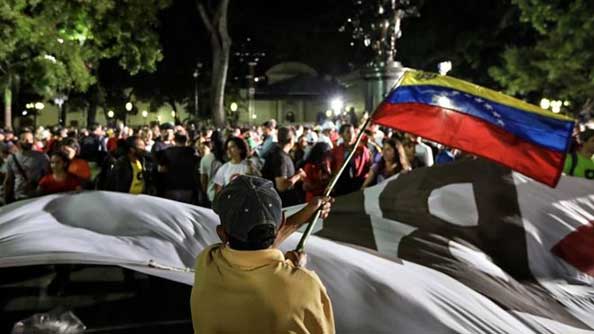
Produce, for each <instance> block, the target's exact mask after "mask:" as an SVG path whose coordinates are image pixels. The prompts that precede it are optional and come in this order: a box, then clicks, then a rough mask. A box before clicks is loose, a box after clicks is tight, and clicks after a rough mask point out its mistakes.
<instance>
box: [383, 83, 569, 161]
mask: <svg viewBox="0 0 594 334" xmlns="http://www.w3.org/2000/svg"><path fill="white" fill-rule="evenodd" d="M386 102H387V103H392V104H398V103H421V104H428V105H432V106H436V107H441V108H444V109H449V110H452V111H454V112H459V113H463V114H466V115H470V116H473V117H477V118H479V119H482V120H484V121H486V122H489V123H490V124H493V125H495V126H498V127H501V128H503V129H504V130H506V131H508V132H510V133H512V134H514V135H516V136H517V137H520V138H522V139H525V140H528V141H530V142H532V143H534V144H536V145H539V146H542V147H545V148H547V149H551V150H555V151H559V152H566V151H567V149H568V146H569V142H570V139H571V134H572V130H573V122H572V121H564V120H560V119H556V118H549V117H546V116H543V115H539V114H537V113H531V112H526V111H523V110H521V109H517V108H513V107H510V106H507V105H504V104H501V103H498V102H495V101H491V100H487V99H485V98H482V97H477V96H474V95H472V94H468V93H466V92H462V91H459V90H456V89H452V88H447V87H443V86H434V85H410V86H400V87H398V88H397V89H395V90H394V91H392V92H391V93H390V95H389V96H388V97H387V98H386Z"/></svg>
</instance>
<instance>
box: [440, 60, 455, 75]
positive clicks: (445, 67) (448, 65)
mask: <svg viewBox="0 0 594 334" xmlns="http://www.w3.org/2000/svg"><path fill="white" fill-rule="evenodd" d="M437 70H438V71H439V74H440V75H446V74H448V72H449V71H451V70H452V62H451V61H449V60H448V61H442V62H441V63H439V64H437Z"/></svg>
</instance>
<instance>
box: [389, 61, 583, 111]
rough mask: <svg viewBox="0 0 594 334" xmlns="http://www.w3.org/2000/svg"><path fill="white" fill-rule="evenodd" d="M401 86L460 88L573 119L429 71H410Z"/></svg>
mask: <svg viewBox="0 0 594 334" xmlns="http://www.w3.org/2000/svg"><path fill="white" fill-rule="evenodd" d="M400 85H401V86H415V85H433V86H442V87H448V88H452V89H456V90H459V91H461V92H464V93H468V94H472V95H474V96H476V97H481V98H484V99H488V100H491V101H493V102H497V103H501V104H504V105H507V106H510V107H512V108H516V109H521V110H524V111H527V112H532V113H536V114H540V115H542V116H545V117H550V118H556V119H560V120H565V121H571V120H572V119H571V118H569V117H565V116H563V115H559V114H555V113H553V112H550V111H547V110H544V109H542V108H540V107H538V106H535V105H533V104H530V103H527V102H524V101H522V100H519V99H516V98H513V97H511V96H508V95H505V94H502V93H499V92H496V91H494V90H492V89H488V88H484V87H481V86H478V85H475V84H473V83H470V82H467V81H463V80H460V79H456V78H452V77H448V76H445V75H439V74H435V73H429V72H421V71H408V72H406V73H405V75H404V78H403V80H402V82H401V84H400Z"/></svg>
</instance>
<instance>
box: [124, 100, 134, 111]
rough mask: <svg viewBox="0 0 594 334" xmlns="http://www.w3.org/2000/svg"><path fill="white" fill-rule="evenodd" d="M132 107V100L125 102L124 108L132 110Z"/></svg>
mask: <svg viewBox="0 0 594 334" xmlns="http://www.w3.org/2000/svg"><path fill="white" fill-rule="evenodd" d="M132 108H134V106H133V105H132V102H126V110H127V111H132Z"/></svg>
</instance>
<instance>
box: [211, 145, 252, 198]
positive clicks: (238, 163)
mask: <svg viewBox="0 0 594 334" xmlns="http://www.w3.org/2000/svg"><path fill="white" fill-rule="evenodd" d="M225 148H226V149H227V156H228V157H229V161H228V162H226V163H225V164H223V165H222V166H221V168H219V170H218V171H217V173H216V174H215V176H214V179H213V182H214V186H215V193H218V192H219V191H221V189H222V188H223V187H224V186H226V185H227V184H229V182H230V181H231V180H232V179H233V178H234V177H235V176H237V175H256V176H259V175H258V174H259V171H258V170H257V169H256V168H255V166H254V164H253V163H252V162H251V160H249V159H248V153H249V147H248V144H247V143H246V142H245V140H243V139H241V138H239V137H231V138H229V139H227V142H226V143H225Z"/></svg>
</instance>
